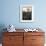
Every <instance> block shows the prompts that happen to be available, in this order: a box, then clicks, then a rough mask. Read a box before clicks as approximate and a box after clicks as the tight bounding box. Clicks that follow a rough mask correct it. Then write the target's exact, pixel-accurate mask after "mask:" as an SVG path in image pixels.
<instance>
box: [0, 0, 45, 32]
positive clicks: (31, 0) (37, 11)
mask: <svg viewBox="0 0 46 46" xmlns="http://www.w3.org/2000/svg"><path fill="white" fill-rule="evenodd" d="M22 4H32V5H33V6H34V16H35V21H34V22H31V23H21V22H20V20H19V19H20V15H19V12H20V11H19V6H20V5H22ZM9 24H13V25H14V26H15V27H16V28H29V27H30V28H31V27H32V28H36V27H40V28H42V29H44V31H45V32H46V0H0V31H1V29H2V28H4V27H6V26H7V25H9ZM39 25H40V26H39Z"/></svg>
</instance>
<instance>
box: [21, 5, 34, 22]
mask: <svg viewBox="0 0 46 46" xmlns="http://www.w3.org/2000/svg"><path fill="white" fill-rule="evenodd" d="M20 21H21V22H33V21H34V15H33V6H32V5H21V6H20Z"/></svg>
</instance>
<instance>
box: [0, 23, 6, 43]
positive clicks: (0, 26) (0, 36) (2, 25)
mask: <svg viewBox="0 0 46 46" xmlns="http://www.w3.org/2000/svg"><path fill="white" fill-rule="evenodd" d="M4 28H6V27H5V25H4V24H0V43H2V36H3V34H2V33H3V32H5V31H4V30H3V29H4Z"/></svg>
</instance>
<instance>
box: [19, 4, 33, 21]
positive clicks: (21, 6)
mask: <svg viewBox="0 0 46 46" xmlns="http://www.w3.org/2000/svg"><path fill="white" fill-rule="evenodd" d="M25 6H32V20H22V8H23V7H25ZM33 21H34V6H33V5H30V4H28V5H27V4H26V5H20V22H33Z"/></svg>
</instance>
